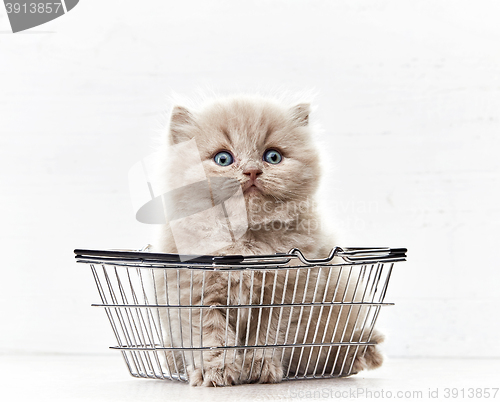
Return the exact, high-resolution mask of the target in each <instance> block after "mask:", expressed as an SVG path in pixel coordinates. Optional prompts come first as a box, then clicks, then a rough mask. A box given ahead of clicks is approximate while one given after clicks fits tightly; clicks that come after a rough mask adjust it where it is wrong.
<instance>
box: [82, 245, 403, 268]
mask: <svg viewBox="0 0 500 402" xmlns="http://www.w3.org/2000/svg"><path fill="white" fill-rule="evenodd" d="M406 252H407V249H406V248H387V247H371V248H368V247H348V248H341V247H335V248H333V249H332V250H331V252H330V254H329V256H328V257H327V258H323V259H308V258H306V257H305V256H304V254H303V253H302V252H301V251H300V249H298V248H294V249H291V250H290V251H289V252H288V253H276V254H269V255H224V256H215V255H201V256H198V255H179V254H169V253H152V252H149V251H147V250H146V251H137V250H95V249H75V250H74V253H75V259H76V261H77V262H79V263H87V264H88V263H100V264H113V265H115V264H116V265H129V264H133V265H145V266H147V265H151V264H153V265H160V266H177V267H179V266H180V267H199V268H203V267H210V268H213V267H252V266H254V267H255V266H283V265H287V264H288V263H289V262H290V261H292V260H294V259H298V260H299V261H300V262H302V263H303V264H305V265H306V266H316V265H339V264H338V262H334V261H333V260H334V258H335V257H340V258H342V259H343V260H344V261H345V262H346V263H348V264H361V263H365V264H366V263H371V264H376V263H386V262H398V261H406Z"/></svg>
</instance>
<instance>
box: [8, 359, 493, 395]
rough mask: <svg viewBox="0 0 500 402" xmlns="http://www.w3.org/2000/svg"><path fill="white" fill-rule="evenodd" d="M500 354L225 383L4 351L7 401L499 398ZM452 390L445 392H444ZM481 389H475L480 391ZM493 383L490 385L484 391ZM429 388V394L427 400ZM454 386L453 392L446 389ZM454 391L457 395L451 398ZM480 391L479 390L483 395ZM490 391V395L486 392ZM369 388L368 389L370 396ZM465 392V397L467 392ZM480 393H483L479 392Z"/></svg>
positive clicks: (109, 362)
mask: <svg viewBox="0 0 500 402" xmlns="http://www.w3.org/2000/svg"><path fill="white" fill-rule="evenodd" d="M499 373H500V360H499V359H491V360H488V359H387V360H386V363H385V365H384V367H382V368H380V369H378V370H375V371H372V372H367V373H362V374H358V375H357V376H353V377H350V378H343V379H329V380H326V379H325V380H306V381H288V382H284V383H281V384H274V385H264V384H262V385H261V384H254V385H243V386H237V387H228V388H194V387H190V386H189V385H186V384H183V383H176V382H171V381H161V380H146V379H136V378H133V377H131V376H130V375H129V374H128V371H127V370H126V366H125V364H124V363H123V361H122V359H121V356H120V355H119V354H115V353H113V352H110V355H107V356H106V355H104V356H71V355H60V356H54V355H45V356H40V355H39V356H26V355H22V356H13V355H8V356H5V355H4V356H0V384H1V385H0V395H1V400H3V401H34V402H35V401H36V402H41V401H120V402H127V401H134V402H138V401H147V402H154V401H178V400H179V401H180V400H182V401H197V402H208V401H212V400H213V401H218V402H224V401H236V400H301V399H302V400H313V399H337V400H352V399H365V398H366V397H371V398H373V399H409V400H411V399H419V400H425V399H436V398H434V397H436V396H439V399H441V400H442V399H445V398H446V396H447V395H448V396H449V399H453V400H461V399H463V400H473V399H474V398H472V397H471V396H472V394H471V392H472V391H471V388H474V392H475V393H476V397H477V398H476V399H481V400H483V399H494V400H499V399H500V391H498V392H497V393H496V398H493V396H494V393H495V389H494V388H497V389H498V388H499V387H500V374H499ZM447 389H448V390H447ZM479 389H480V390H481V391H478V390H479ZM486 389H489V390H488V391H485V390H486ZM429 392H432V394H431V395H430V396H431V398H429ZM448 392H449V394H448ZM453 392H456V393H458V395H457V396H458V398H452V396H453ZM478 392H482V393H481V394H478ZM486 392H489V393H490V396H489V398H485V395H486ZM370 393H371V394H370ZM462 393H463V395H464V397H463V398H462ZM479 395H481V397H479Z"/></svg>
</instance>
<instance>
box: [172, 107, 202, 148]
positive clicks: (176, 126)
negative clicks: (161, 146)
mask: <svg viewBox="0 0 500 402" xmlns="http://www.w3.org/2000/svg"><path fill="white" fill-rule="evenodd" d="M195 125H196V123H195V121H194V117H193V115H192V114H191V112H190V111H189V110H188V109H186V108H185V107H183V106H174V108H173V109H172V115H171V117H170V142H171V143H172V144H178V143H179V142H183V141H187V140H190V139H191V138H193V134H192V129H193V127H194V126H195Z"/></svg>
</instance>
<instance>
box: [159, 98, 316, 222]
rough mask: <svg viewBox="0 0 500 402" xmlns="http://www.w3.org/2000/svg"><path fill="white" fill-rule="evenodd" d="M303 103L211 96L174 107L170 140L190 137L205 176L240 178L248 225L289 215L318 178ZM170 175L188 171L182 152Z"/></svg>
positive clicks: (305, 199)
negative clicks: (194, 106)
mask: <svg viewBox="0 0 500 402" xmlns="http://www.w3.org/2000/svg"><path fill="white" fill-rule="evenodd" d="M309 113H310V107H309V104H305V103H303V104H296V105H294V106H283V105H281V104H279V103H278V102H276V101H274V100H270V99H264V98H259V97H241V96H238V97H232V98H224V99H218V100H216V101H213V102H211V103H209V104H207V105H206V106H204V107H202V108H201V109H200V110H191V109H188V108H185V107H181V106H175V107H174V108H173V110H172V116H171V122H170V134H169V135H170V138H169V140H170V143H171V144H173V145H175V144H178V143H181V142H184V141H188V140H190V139H193V138H194V139H195V140H196V145H197V147H198V150H199V153H200V156H201V161H202V165H203V168H204V170H205V174H206V176H208V177H214V176H215V177H229V178H233V179H236V180H238V181H239V182H240V183H241V186H242V190H243V193H244V196H245V201H246V203H247V211H248V219H249V223H250V226H252V225H254V224H259V223H269V222H273V221H277V220H293V219H295V215H296V214H297V212H298V210H297V207H299V206H300V208H302V207H303V206H304V205H309V207H310V200H311V198H312V195H313V194H314V192H315V190H316V188H317V185H318V180H319V160H318V153H317V151H316V149H315V147H314V145H313V143H312V140H311V132H310V131H311V130H310V127H309ZM182 159H183V160H182V161H179V162H176V166H177V168H176V169H175V170H176V171H175V172H171V173H173V174H175V175H181V176H182V175H185V174H188V172H189V167H188V165H189V160H186V158H185V156H183V157H182Z"/></svg>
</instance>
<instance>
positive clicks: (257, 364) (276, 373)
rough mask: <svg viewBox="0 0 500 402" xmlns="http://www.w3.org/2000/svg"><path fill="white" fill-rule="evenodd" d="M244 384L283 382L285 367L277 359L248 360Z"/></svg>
mask: <svg viewBox="0 0 500 402" xmlns="http://www.w3.org/2000/svg"><path fill="white" fill-rule="evenodd" d="M244 376H245V378H244V379H243V381H244V382H249V383H261V384H270V383H277V382H281V381H282V380H283V366H282V364H281V362H280V361H279V360H278V359H276V358H273V359H272V358H270V357H264V358H255V359H253V365H252V359H247V364H246V365H245V372H244Z"/></svg>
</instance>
